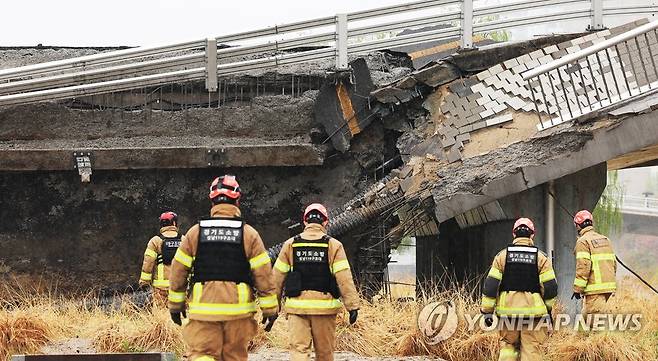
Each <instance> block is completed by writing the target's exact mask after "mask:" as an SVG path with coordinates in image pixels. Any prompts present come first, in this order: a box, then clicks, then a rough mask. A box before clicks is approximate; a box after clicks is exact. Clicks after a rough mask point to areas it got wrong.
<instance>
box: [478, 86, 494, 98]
mask: <svg viewBox="0 0 658 361" xmlns="http://www.w3.org/2000/svg"><path fill="white" fill-rule="evenodd" d="M495 91H496V89H494V88H492V87H490V86H488V87H486V88H484V89H482V91H481V92H480V94H482V95H488V96H489V98H491V96H492V95H493V93H494V92H495Z"/></svg>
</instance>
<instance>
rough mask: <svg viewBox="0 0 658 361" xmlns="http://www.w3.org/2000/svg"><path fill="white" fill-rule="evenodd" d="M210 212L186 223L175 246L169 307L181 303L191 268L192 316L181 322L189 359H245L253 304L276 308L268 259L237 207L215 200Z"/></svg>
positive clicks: (176, 308)
mask: <svg viewBox="0 0 658 361" xmlns="http://www.w3.org/2000/svg"><path fill="white" fill-rule="evenodd" d="M210 214H211V218H209V219H202V220H200V221H199V223H198V224H196V225H194V226H193V227H192V228H190V230H189V231H188V232H187V234H186V235H185V238H184V240H183V242H182V243H181V245H180V247H179V248H178V251H177V252H176V255H175V257H174V262H173V263H172V271H171V279H170V284H171V286H170V289H169V309H170V311H171V312H180V311H183V310H184V309H185V301H186V290H187V286H188V275H190V273H192V275H191V281H190V282H191V287H190V288H191V294H190V296H189V299H188V311H187V313H188V315H189V319H190V321H189V323H187V324H186V325H185V326H184V328H183V340H184V341H185V344H186V345H187V347H188V354H189V357H190V360H191V361H194V360H203V361H212V360H215V361H219V360H225V361H229V360H230V361H233V360H247V347H248V344H249V341H250V340H251V339H252V338H253V337H254V336H255V335H256V331H257V329H256V328H257V325H256V321H255V320H254V318H253V315H254V313H255V312H256V309H257V307H260V309H261V311H262V312H263V315H266V316H268V315H275V314H277V312H278V308H279V304H278V301H277V298H276V294H275V292H274V287H273V285H272V280H271V277H272V276H271V272H272V266H271V261H270V258H269V256H268V255H267V252H266V251H265V246H264V245H263V241H262V239H261V238H260V235H259V234H258V232H257V231H256V230H255V229H254V228H253V227H251V226H250V225H248V224H246V223H245V222H243V221H242V220H241V219H240V210H239V209H238V207H236V206H234V205H231V204H217V205H215V206H213V207H212V209H211V211H210ZM254 288H255V290H256V294H254V291H253V289H254Z"/></svg>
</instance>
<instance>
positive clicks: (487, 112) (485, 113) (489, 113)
mask: <svg viewBox="0 0 658 361" xmlns="http://www.w3.org/2000/svg"><path fill="white" fill-rule="evenodd" d="M492 115H494V111H493V110H491V109H487V110H485V111H483V112H482V113H480V118H482V119H485V118H487V117H490V116H492Z"/></svg>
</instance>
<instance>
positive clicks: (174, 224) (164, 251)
mask: <svg viewBox="0 0 658 361" xmlns="http://www.w3.org/2000/svg"><path fill="white" fill-rule="evenodd" d="M180 242H181V235H180V233H179V232H178V215H177V214H176V213H174V212H164V213H162V214H161V215H160V232H159V233H158V234H157V235H155V236H154V237H153V238H151V239H150V240H149V242H148V245H147V246H146V251H145V252H144V262H143V263H142V274H141V276H140V277H139V285H140V287H148V286H152V287H153V299H154V303H155V304H157V305H160V306H166V304H167V292H168V291H169V271H170V267H171V261H172V260H173V259H174V254H176V250H177V249H178V246H179V245H180Z"/></svg>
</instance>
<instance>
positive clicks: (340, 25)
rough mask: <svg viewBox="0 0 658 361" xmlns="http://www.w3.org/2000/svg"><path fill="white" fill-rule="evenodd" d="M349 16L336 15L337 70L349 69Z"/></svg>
mask: <svg viewBox="0 0 658 361" xmlns="http://www.w3.org/2000/svg"><path fill="white" fill-rule="evenodd" d="M347 67H348V64H347V14H337V15H336V69H338V70H345V69H347Z"/></svg>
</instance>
